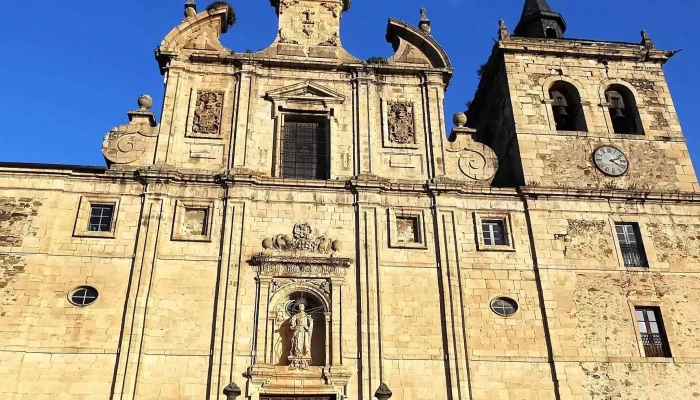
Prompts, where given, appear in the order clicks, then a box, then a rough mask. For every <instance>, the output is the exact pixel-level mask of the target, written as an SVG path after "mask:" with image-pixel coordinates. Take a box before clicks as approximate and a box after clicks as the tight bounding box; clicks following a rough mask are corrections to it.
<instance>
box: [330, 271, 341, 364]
mask: <svg viewBox="0 0 700 400" xmlns="http://www.w3.org/2000/svg"><path fill="white" fill-rule="evenodd" d="M343 284H344V282H335V281H334V282H333V286H332V288H331V290H332V292H331V302H332V303H331V324H330V328H331V340H332V342H333V343H331V349H332V353H331V354H332V358H331V359H330V360H329V361H326V364H330V365H334V366H335V365H343V356H342V354H341V352H340V333H341V332H340V331H341V312H342V311H341V308H340V306H341V304H342V301H341V300H342V297H341V296H342V294H341V293H342V287H343Z"/></svg>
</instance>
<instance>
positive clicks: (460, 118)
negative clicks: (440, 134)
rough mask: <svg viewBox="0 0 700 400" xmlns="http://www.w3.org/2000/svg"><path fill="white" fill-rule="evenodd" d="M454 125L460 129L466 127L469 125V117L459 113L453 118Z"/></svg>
mask: <svg viewBox="0 0 700 400" xmlns="http://www.w3.org/2000/svg"><path fill="white" fill-rule="evenodd" d="M452 123H454V124H455V125H456V126H457V127H458V128H462V127H464V125H466V124H467V115H466V114H464V113H463V112H458V113H457V114H455V115H454V117H452Z"/></svg>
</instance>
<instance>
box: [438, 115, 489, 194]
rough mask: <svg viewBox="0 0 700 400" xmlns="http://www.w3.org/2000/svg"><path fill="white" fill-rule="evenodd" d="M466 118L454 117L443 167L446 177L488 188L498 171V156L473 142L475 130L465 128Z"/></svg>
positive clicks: (487, 148) (486, 147)
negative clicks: (453, 126)
mask: <svg viewBox="0 0 700 400" xmlns="http://www.w3.org/2000/svg"><path fill="white" fill-rule="evenodd" d="M466 122H467V121H466V116H464V114H463V113H458V114H457V115H455V117H454V123H455V125H456V127H455V128H454V129H453V130H452V133H451V135H450V143H449V145H448V147H447V149H446V150H447V154H446V159H445V166H446V170H447V175H448V177H450V178H452V179H455V180H458V181H466V182H467V183H470V184H475V185H485V186H490V185H491V183H492V181H493V178H494V177H495V176H496V171H497V170H498V156H497V155H496V153H495V152H494V151H493V150H492V149H491V148H490V147H488V146H486V145H485V144H483V143H479V142H477V141H476V140H474V136H475V134H476V130H474V129H470V128H467V127H465V125H466Z"/></svg>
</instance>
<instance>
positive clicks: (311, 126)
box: [280, 114, 329, 179]
mask: <svg viewBox="0 0 700 400" xmlns="http://www.w3.org/2000/svg"><path fill="white" fill-rule="evenodd" d="M326 122H327V121H326V118H324V117H314V116H309V115H291V114H290V115H286V116H285V117H284V126H283V127H282V143H281V146H280V148H281V150H282V152H281V154H280V160H281V164H280V166H281V168H280V172H281V176H282V177H283V178H291V179H328V176H329V171H328V144H329V143H328V142H329V140H328V129H327V127H326Z"/></svg>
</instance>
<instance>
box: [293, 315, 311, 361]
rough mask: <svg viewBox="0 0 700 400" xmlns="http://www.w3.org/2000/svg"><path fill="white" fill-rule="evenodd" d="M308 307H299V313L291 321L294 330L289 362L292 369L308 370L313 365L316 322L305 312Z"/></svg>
mask: <svg viewBox="0 0 700 400" xmlns="http://www.w3.org/2000/svg"><path fill="white" fill-rule="evenodd" d="M305 309H306V306H305V305H304V304H300V305H299V313H298V314H296V315H295V316H293V317H292V318H291V319H290V320H289V327H290V328H291V330H292V348H291V350H290V352H289V361H290V366H291V368H292V369H308V367H309V364H310V363H311V336H312V334H313V330H314V320H313V319H311V316H310V315H308V314H307V313H306V312H305Z"/></svg>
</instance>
